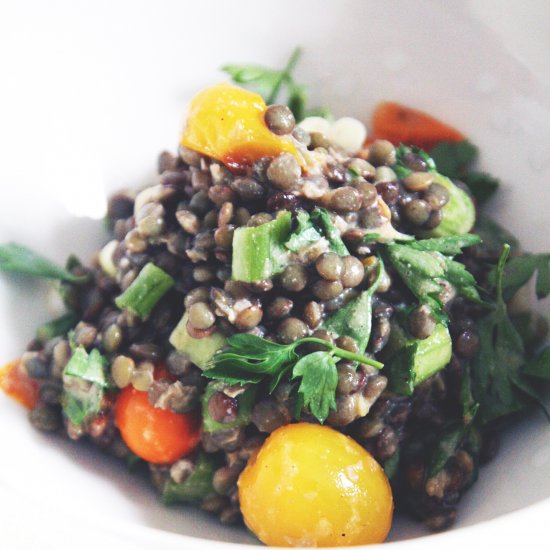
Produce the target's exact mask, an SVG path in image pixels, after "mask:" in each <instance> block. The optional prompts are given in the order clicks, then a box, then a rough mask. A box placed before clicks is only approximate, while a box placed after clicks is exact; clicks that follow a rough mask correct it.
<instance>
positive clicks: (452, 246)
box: [408, 233, 481, 256]
mask: <svg viewBox="0 0 550 550" xmlns="http://www.w3.org/2000/svg"><path fill="white" fill-rule="evenodd" d="M480 242H481V237H480V236H479V235H474V234H473V233H466V234H464V235H453V236H450V237H437V238H433V239H422V240H420V241H412V242H411V243H409V244H408V246H409V247H410V248H414V250H422V251H424V252H441V254H446V255H447V256H456V255H457V254H460V253H461V252H462V249H463V248H466V247H467V246H474V245H476V244H479V243H480Z"/></svg>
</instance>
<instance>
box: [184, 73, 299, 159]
mask: <svg viewBox="0 0 550 550" xmlns="http://www.w3.org/2000/svg"><path fill="white" fill-rule="evenodd" d="M266 110H267V106H266V104H265V101H264V100H263V98H262V97H261V96H260V95H258V94H255V93H253V92H250V91H248V90H244V89H243V88H239V87H237V86H232V85H230V84H217V85H215V86H211V87H209V88H206V89H205V90H202V91H201V92H199V93H198V94H197V95H196V96H195V97H194V98H193V99H192V100H191V104H190V106H189V112H188V116H187V123H186V126H185V128H184V130H183V134H182V137H181V144H182V145H183V146H185V147H187V148H189V149H192V150H193V151H197V152H199V153H202V154H204V155H208V156H209V157H212V158H215V159H217V160H219V161H221V162H223V163H224V164H225V165H227V166H228V167H229V168H232V169H236V170H238V169H240V168H242V167H243V166H245V165H250V164H252V163H253V162H254V161H256V160H257V159H259V158H261V157H266V156H267V157H275V156H277V155H279V154H280V153H285V152H286V153H291V154H293V155H295V156H296V158H297V159H298V160H299V161H301V158H300V156H299V154H298V151H297V149H296V146H295V145H294V142H293V141H292V139H291V138H290V137H288V136H277V135H275V134H274V133H272V132H271V131H270V130H269V129H268V127H267V126H266V124H265V121H264V115H265V112H266Z"/></svg>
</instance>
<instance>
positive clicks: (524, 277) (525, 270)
mask: <svg viewBox="0 0 550 550" xmlns="http://www.w3.org/2000/svg"><path fill="white" fill-rule="evenodd" d="M535 273H536V293H537V297H538V298H546V296H548V295H549V294H550V254H522V255H521V256H515V257H513V258H511V259H510V260H508V262H507V263H506V267H505V268H504V277H503V287H502V291H503V296H504V300H505V301H507V300H509V299H510V298H512V296H513V295H514V294H515V293H516V292H517V291H518V290H519V289H520V288H521V287H523V286H524V285H526V284H527V283H528V282H529V280H530V279H531V277H533V275H535ZM496 277H497V268H494V269H493V270H492V271H491V273H490V274H489V282H490V283H492V284H493V285H494V284H495V281H496Z"/></svg>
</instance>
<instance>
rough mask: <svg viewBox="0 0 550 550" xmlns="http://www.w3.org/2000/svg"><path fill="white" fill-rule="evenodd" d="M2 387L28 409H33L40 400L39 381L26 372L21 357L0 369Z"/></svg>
mask: <svg viewBox="0 0 550 550" xmlns="http://www.w3.org/2000/svg"><path fill="white" fill-rule="evenodd" d="M0 389H1V390H2V391H3V392H4V393H5V394H6V395H9V396H10V397H12V398H13V399H15V400H16V401H18V402H19V403H21V405H23V406H24V407H26V408H27V409H33V408H34V407H35V405H36V403H37V402H38V391H39V385H38V382H37V381H36V380H33V379H32V378H31V377H30V376H29V375H28V374H27V373H26V372H25V369H24V367H23V365H22V363H21V361H20V360H19V359H16V360H15V361H12V362H11V363H8V364H7V365H5V366H4V367H2V368H1V369H0Z"/></svg>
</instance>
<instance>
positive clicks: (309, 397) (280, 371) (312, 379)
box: [204, 334, 384, 422]
mask: <svg viewBox="0 0 550 550" xmlns="http://www.w3.org/2000/svg"><path fill="white" fill-rule="evenodd" d="M304 344H316V345H318V346H320V347H323V348H325V350H320V351H316V352H313V353H309V354H300V353H299V352H300V351H301V350H300V348H301V347H302V346H304ZM340 359H347V360H348V361H353V362H357V363H363V364H365V365H370V366H373V367H375V368H377V369H381V368H382V367H383V366H384V365H383V364H382V363H380V362H379V361H376V360H375V359H372V358H370V357H366V356H365V355H361V354H358V353H352V352H350V351H347V350H345V349H342V348H339V347H338V346H335V345H334V344H332V343H330V342H327V341H326V340H322V339H320V338H314V337H305V338H300V339H298V340H296V341H295V342H292V343H290V344H277V343H276V342H271V341H270V340H266V339H265V338H260V337H259V336H254V335H252V334H235V335H233V336H230V337H229V338H228V339H227V348H226V349H225V350H224V351H222V352H220V353H217V354H216V355H215V356H214V358H213V359H212V365H213V366H212V367H211V368H210V369H207V370H206V371H204V376H206V377H207V378H214V379H218V380H223V381H224V382H226V383H227V384H258V383H259V382H262V381H263V380H269V391H270V392H273V390H274V389H275V388H276V387H277V385H278V384H279V382H280V381H281V379H282V378H283V377H284V376H285V375H287V374H290V375H291V376H292V378H293V379H294V378H301V383H300V386H299V388H298V393H300V394H301V395H302V397H303V399H304V405H305V406H306V407H308V408H309V410H310V412H311V413H312V414H313V415H314V416H315V417H316V418H317V420H319V422H324V421H325V419H326V418H327V416H328V413H329V410H330V409H335V408H336V401H335V392H336V385H337V383H338V372H337V369H336V363H337V362H338V361H339V360H340Z"/></svg>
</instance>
